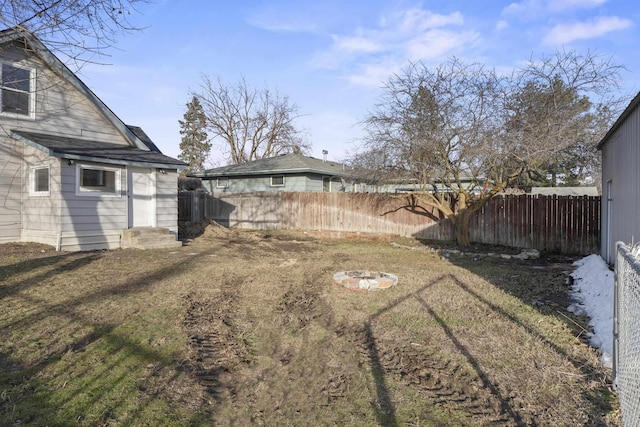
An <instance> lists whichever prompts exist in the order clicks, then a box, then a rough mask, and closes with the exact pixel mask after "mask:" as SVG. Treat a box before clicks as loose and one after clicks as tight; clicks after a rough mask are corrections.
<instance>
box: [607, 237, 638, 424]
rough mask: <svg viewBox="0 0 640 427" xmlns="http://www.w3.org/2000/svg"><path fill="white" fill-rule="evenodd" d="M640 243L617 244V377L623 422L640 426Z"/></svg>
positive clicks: (614, 344) (614, 337) (614, 343)
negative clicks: (628, 245)
mask: <svg viewBox="0 0 640 427" xmlns="http://www.w3.org/2000/svg"><path fill="white" fill-rule="evenodd" d="M639 255H640V246H634V247H627V246H625V244H624V243H620V242H618V243H617V244H616V267H615V269H616V280H615V290H614V302H613V379H614V384H615V386H616V389H617V391H618V397H619V400H620V412H621V415H622V425H623V426H625V427H630V426H640V397H639V396H640V262H638V256H639Z"/></svg>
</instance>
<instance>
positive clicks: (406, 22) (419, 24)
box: [399, 8, 464, 33]
mask: <svg viewBox="0 0 640 427" xmlns="http://www.w3.org/2000/svg"><path fill="white" fill-rule="evenodd" d="M462 24H464V19H463V18H462V14H461V13H460V12H454V13H452V14H451V15H440V14H436V13H432V12H430V11H428V10H422V9H415V8H414V9H409V10H407V11H405V12H404V13H403V14H402V20H401V22H400V25H399V29H400V30H401V31H403V32H407V33H415V32H421V31H425V30H428V29H432V28H440V27H445V26H448V25H462Z"/></svg>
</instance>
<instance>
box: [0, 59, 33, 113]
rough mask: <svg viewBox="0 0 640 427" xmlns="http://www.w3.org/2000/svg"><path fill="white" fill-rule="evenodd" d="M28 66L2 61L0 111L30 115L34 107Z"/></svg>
mask: <svg viewBox="0 0 640 427" xmlns="http://www.w3.org/2000/svg"><path fill="white" fill-rule="evenodd" d="M34 74H35V72H34V71H33V70H30V69H28V68H20V67H16V66H15V65H12V64H7V63H4V62H3V63H2V67H0V112H2V113H3V114H15V115H19V116H31V115H32V114H33V111H34V108H33V105H34V101H35V97H34V93H35V91H34V90H33V89H34V87H33V86H34V79H33V76H34Z"/></svg>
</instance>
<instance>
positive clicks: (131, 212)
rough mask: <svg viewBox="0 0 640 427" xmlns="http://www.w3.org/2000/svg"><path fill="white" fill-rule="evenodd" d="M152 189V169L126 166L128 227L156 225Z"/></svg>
mask: <svg viewBox="0 0 640 427" xmlns="http://www.w3.org/2000/svg"><path fill="white" fill-rule="evenodd" d="M154 189H155V179H154V175H153V169H144V168H127V197H128V201H127V203H128V221H127V222H128V224H129V228H132V227H153V226H155V225H156V224H155V217H156V216H155V198H154V197H153V194H154Z"/></svg>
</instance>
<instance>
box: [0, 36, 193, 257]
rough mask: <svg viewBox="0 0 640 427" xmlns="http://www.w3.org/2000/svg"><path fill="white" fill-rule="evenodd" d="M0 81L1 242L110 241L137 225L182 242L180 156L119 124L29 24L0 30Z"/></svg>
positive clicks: (85, 245)
mask: <svg viewBox="0 0 640 427" xmlns="http://www.w3.org/2000/svg"><path fill="white" fill-rule="evenodd" d="M0 86H1V90H0V243H6V242H40V243H45V244H50V245H53V246H56V247H57V249H59V250H91V249H111V248H119V247H121V242H123V243H122V244H124V242H125V239H124V238H123V236H124V235H125V234H126V233H125V232H126V231H129V229H132V228H134V227H145V229H152V228H153V231H155V232H158V231H164V233H165V235H164V236H159V237H158V239H160V240H164V241H166V242H167V246H173V245H176V244H180V242H176V235H177V222H178V220H177V169H181V168H186V165H185V164H184V163H183V162H181V161H179V160H176V159H173V158H171V157H167V156H165V155H163V154H162V153H161V152H160V151H159V150H158V148H157V147H156V146H155V145H154V144H153V143H152V142H151V140H149V138H148V137H147V136H146V135H145V134H144V132H143V131H142V129H140V128H137V127H130V126H126V125H125V124H124V123H123V122H122V121H121V120H120V119H119V118H118V117H117V116H116V115H115V114H114V113H113V112H112V111H111V110H110V109H109V108H108V107H107V106H106V105H105V104H104V103H103V102H102V101H101V100H100V99H98V97H97V96H96V95H95V94H94V93H93V92H92V91H91V90H90V89H89V88H88V87H87V86H85V84H84V83H83V82H82V81H80V80H79V79H78V77H77V76H76V75H75V74H73V73H72V72H71V71H70V70H69V69H68V68H67V67H66V66H65V65H64V64H63V63H62V62H61V61H60V60H59V59H58V58H57V57H56V56H55V55H53V53H51V51H49V50H48V49H47V48H46V47H45V46H44V45H43V44H42V43H41V42H40V41H39V40H38V38H36V37H35V36H34V35H33V34H31V33H28V32H25V31H23V30H19V29H9V30H4V31H1V32H0ZM167 230H168V231H167ZM129 234H131V233H130V232H129ZM164 237H167V238H168V239H164ZM127 244H129V245H133V246H135V244H133V243H132V241H130V240H128V243H127Z"/></svg>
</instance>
